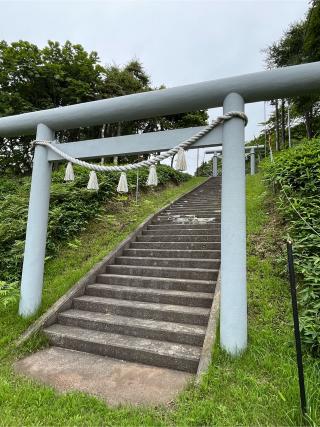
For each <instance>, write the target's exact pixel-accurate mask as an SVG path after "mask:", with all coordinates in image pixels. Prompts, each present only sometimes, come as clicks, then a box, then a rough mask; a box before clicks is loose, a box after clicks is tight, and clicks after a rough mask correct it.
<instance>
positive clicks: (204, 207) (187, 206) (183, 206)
mask: <svg viewBox="0 0 320 427" xmlns="http://www.w3.org/2000/svg"><path fill="white" fill-rule="evenodd" d="M173 210H179V211H180V210H192V211H194V210H195V211H197V212H202V210H204V211H208V210H209V211H210V212H212V211H215V212H218V213H220V212H221V204H220V203H211V204H210V206H209V205H200V204H197V203H184V204H176V205H171V206H170V207H169V208H168V209H166V210H165V211H164V212H167V211H173Z"/></svg>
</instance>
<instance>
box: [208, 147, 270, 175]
mask: <svg viewBox="0 0 320 427" xmlns="http://www.w3.org/2000/svg"><path fill="white" fill-rule="evenodd" d="M244 149H245V151H249V156H250V175H255V173H256V150H259V149H265V146H264V145H246V146H245V147H244ZM204 154H213V157H212V176H218V156H219V157H221V156H222V154H223V153H222V145H221V146H218V147H214V148H211V149H210V150H206V151H205V153H204ZM247 155H248V154H247V153H246V157H245V158H247Z"/></svg>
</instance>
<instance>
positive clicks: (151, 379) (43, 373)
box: [14, 347, 194, 406]
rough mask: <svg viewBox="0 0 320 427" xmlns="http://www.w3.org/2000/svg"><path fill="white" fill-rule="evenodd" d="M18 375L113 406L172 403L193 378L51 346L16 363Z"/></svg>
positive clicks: (178, 373) (156, 368) (166, 370)
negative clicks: (87, 395)
mask: <svg viewBox="0 0 320 427" xmlns="http://www.w3.org/2000/svg"><path fill="white" fill-rule="evenodd" d="M14 369H15V371H16V372H17V373H18V374H22V375H26V376H28V377H31V378H32V379H34V380H37V381H39V382H41V383H44V384H46V385H49V386H52V387H54V388H55V389H56V390H57V391H59V392H70V391H81V392H84V393H88V394H92V395H95V396H98V397H100V398H102V399H103V400H105V402H106V403H108V404H109V405H111V406H118V405H123V404H128V405H145V406H154V405H160V404H166V403H169V402H171V401H172V400H173V399H174V398H175V397H176V396H177V395H178V394H179V393H180V392H181V391H182V390H183V389H184V388H185V387H186V385H187V383H188V382H189V381H190V380H191V379H192V378H193V377H194V376H193V375H192V374H189V373H186V372H180V371H174V370H172V369H165V368H158V367H153V366H147V365H142V364H138V363H131V362H126V361H122V360H116V359H111V358H109V357H101V356H97V355H94V354H89V353H82V352H79V351H74V350H68V349H64V348H59V347H50V348H48V349H44V350H41V351H38V352H37V353H34V354H32V355H30V356H28V357H26V358H24V359H21V360H19V361H18V362H16V363H15V365H14Z"/></svg>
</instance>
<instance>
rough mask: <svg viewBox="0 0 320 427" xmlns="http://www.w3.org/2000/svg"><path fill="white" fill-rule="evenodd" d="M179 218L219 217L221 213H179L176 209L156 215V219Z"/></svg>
mask: <svg viewBox="0 0 320 427" xmlns="http://www.w3.org/2000/svg"><path fill="white" fill-rule="evenodd" d="M180 218H187V219H190V220H192V219H199V218H214V219H216V220H217V219H221V214H220V213H218V214H213V213H211V212H201V211H198V212H197V213H188V212H185V213H182V212H181V213H179V212H176V211H172V212H163V214H161V215H159V216H157V218H156V220H157V221H162V220H167V219H176V220H179V219H180Z"/></svg>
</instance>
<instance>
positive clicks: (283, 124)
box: [281, 99, 286, 148]
mask: <svg viewBox="0 0 320 427" xmlns="http://www.w3.org/2000/svg"><path fill="white" fill-rule="evenodd" d="M284 103H285V100H284V99H281V144H282V147H283V148H284V147H285V145H286V122H285V120H286V112H285V104H284Z"/></svg>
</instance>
